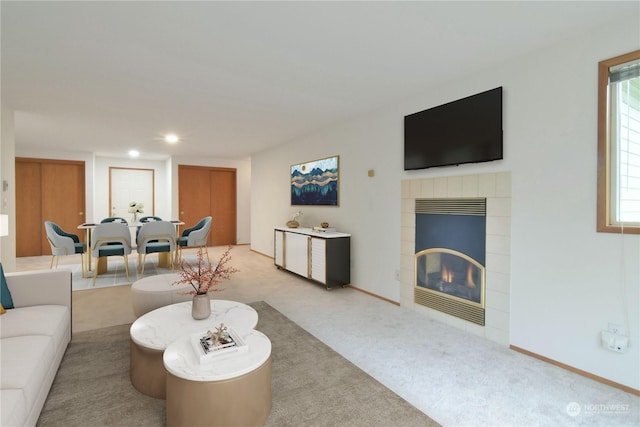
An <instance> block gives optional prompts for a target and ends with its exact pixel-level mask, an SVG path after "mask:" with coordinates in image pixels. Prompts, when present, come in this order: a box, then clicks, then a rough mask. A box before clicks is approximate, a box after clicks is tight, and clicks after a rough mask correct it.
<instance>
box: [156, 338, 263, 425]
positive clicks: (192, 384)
mask: <svg viewBox="0 0 640 427" xmlns="http://www.w3.org/2000/svg"><path fill="white" fill-rule="evenodd" d="M202 332H203V333H204V332H206V331H202ZM240 336H241V337H242V339H243V340H244V342H245V343H246V344H247V347H248V350H247V351H246V352H245V353H238V354H234V355H233V356H231V357H225V358H221V359H212V360H208V361H206V362H202V363H201V362H200V359H199V357H197V356H196V352H195V351H194V348H193V346H192V344H191V342H190V339H189V337H183V338H180V339H178V340H177V341H175V342H173V343H172V344H170V345H169V347H167V350H166V351H165V352H164V357H163V359H164V367H165V368H166V370H167V426H169V427H171V426H200V425H207V426H231V425H234V426H261V425H264V423H265V421H266V420H267V417H269V414H270V413H271V341H270V340H269V338H267V336H266V335H264V334H263V333H261V332H258V331H255V330H251V331H248V332H245V333H241V334H240ZM203 402H206V404H203Z"/></svg>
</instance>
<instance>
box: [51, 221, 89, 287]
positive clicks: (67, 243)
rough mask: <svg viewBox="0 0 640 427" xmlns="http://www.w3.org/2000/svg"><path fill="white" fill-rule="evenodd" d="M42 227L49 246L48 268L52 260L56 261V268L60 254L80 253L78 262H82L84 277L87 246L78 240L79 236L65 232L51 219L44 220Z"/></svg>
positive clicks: (83, 275) (83, 274)
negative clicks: (49, 258) (49, 261)
mask: <svg viewBox="0 0 640 427" xmlns="http://www.w3.org/2000/svg"><path fill="white" fill-rule="evenodd" d="M44 229H45V231H46V233H47V240H49V245H50V246H51V255H52V257H51V265H50V266H49V268H50V269H51V268H53V261H54V260H55V262H56V268H58V260H59V257H60V256H65V255H73V254H80V263H81V264H82V277H85V275H86V271H85V265H84V254H85V252H86V251H87V246H86V245H85V244H84V243H81V242H80V238H79V237H78V236H77V235H76V234H72V233H67V232H66V231H64V230H63V229H62V228H60V226H59V225H58V224H56V223H55V222H52V221H45V222H44Z"/></svg>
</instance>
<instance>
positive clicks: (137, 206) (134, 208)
mask: <svg viewBox="0 0 640 427" xmlns="http://www.w3.org/2000/svg"><path fill="white" fill-rule="evenodd" d="M129 213H130V214H133V216H132V217H131V222H132V223H136V222H138V219H139V218H138V214H141V213H144V205H143V204H142V203H140V202H131V203H129Z"/></svg>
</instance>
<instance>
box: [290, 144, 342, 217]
mask: <svg viewBox="0 0 640 427" xmlns="http://www.w3.org/2000/svg"><path fill="white" fill-rule="evenodd" d="M338 163H339V157H338V156H334V157H328V158H326V159H320V160H314V161H312V162H307V163H300V164H298V165H292V166H291V205H292V206H309V205H312V206H338Z"/></svg>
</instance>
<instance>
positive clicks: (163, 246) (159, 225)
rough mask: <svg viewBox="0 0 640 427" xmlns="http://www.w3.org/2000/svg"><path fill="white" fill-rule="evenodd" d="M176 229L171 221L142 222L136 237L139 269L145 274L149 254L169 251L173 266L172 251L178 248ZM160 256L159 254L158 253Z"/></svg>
mask: <svg viewBox="0 0 640 427" xmlns="http://www.w3.org/2000/svg"><path fill="white" fill-rule="evenodd" d="M175 236H176V229H175V227H174V225H173V224H172V223H170V222H169V221H152V222H147V223H144V224H142V227H140V231H139V232H138V236H137V237H136V244H137V249H136V250H137V252H138V270H139V271H140V274H144V263H145V260H146V258H147V254H154V253H157V254H160V253H163V252H168V253H169V262H170V264H171V268H173V257H172V256H171V253H172V252H174V251H175V250H176V237H175ZM158 256H159V255H158Z"/></svg>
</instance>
